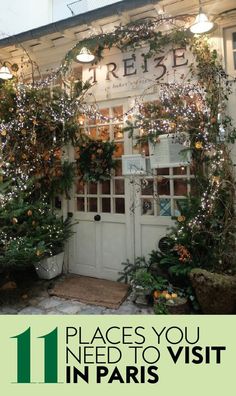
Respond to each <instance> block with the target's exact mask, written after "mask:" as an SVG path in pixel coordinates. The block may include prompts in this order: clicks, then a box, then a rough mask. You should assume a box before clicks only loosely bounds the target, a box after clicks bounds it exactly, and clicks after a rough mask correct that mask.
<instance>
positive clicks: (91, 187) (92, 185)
mask: <svg viewBox="0 0 236 396" xmlns="http://www.w3.org/2000/svg"><path fill="white" fill-rule="evenodd" d="M97 188H98V185H97V183H89V184H88V194H93V195H95V194H97Z"/></svg>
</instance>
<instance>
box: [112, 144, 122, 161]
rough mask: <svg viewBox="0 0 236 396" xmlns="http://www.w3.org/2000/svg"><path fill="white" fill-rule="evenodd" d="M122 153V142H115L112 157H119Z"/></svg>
mask: <svg viewBox="0 0 236 396" xmlns="http://www.w3.org/2000/svg"><path fill="white" fill-rule="evenodd" d="M123 154H124V143H117V144H116V151H115V152H114V157H116V158H119V157H121V156H122V155H123Z"/></svg>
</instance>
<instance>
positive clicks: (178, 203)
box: [174, 199, 187, 216]
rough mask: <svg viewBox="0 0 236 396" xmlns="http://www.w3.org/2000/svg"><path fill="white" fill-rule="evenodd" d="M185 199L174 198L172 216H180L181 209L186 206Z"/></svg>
mask: <svg viewBox="0 0 236 396" xmlns="http://www.w3.org/2000/svg"><path fill="white" fill-rule="evenodd" d="M186 204H187V201H186V199H175V200H174V216H180V215H181V214H182V209H183V208H185V207H186Z"/></svg>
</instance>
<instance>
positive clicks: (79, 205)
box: [77, 198, 84, 212]
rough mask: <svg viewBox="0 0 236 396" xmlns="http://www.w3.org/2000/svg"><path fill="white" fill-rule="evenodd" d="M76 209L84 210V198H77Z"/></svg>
mask: <svg viewBox="0 0 236 396" xmlns="http://www.w3.org/2000/svg"><path fill="white" fill-rule="evenodd" d="M77 210H78V211H79V212H84V198H77Z"/></svg>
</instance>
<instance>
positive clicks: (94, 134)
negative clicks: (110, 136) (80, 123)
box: [88, 128, 97, 139]
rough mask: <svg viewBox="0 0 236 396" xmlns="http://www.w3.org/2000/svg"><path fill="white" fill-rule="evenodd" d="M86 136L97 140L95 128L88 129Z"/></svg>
mask: <svg viewBox="0 0 236 396" xmlns="http://www.w3.org/2000/svg"><path fill="white" fill-rule="evenodd" d="M88 135H89V136H90V137H91V138H92V139H96V138H97V129H96V128H89V130H88Z"/></svg>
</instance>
